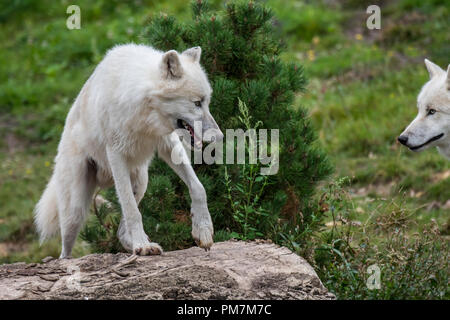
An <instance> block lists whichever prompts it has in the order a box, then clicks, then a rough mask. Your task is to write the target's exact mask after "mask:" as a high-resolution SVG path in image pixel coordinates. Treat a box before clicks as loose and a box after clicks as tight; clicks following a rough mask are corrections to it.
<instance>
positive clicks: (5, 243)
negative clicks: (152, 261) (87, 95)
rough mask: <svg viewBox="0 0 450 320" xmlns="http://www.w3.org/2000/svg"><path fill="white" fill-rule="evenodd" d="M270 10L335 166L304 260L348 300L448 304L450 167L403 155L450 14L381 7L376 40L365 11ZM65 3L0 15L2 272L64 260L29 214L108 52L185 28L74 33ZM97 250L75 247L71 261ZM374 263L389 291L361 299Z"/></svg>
mask: <svg viewBox="0 0 450 320" xmlns="http://www.w3.org/2000/svg"><path fill="white" fill-rule="evenodd" d="M266 3H267V4H268V5H270V6H271V7H273V9H274V11H275V14H276V16H277V17H278V20H277V21H276V25H277V26H279V31H280V36H283V38H284V39H285V42H286V43H285V44H286V46H287V49H288V50H287V52H286V53H285V54H284V55H283V59H285V60H289V61H292V60H298V61H299V62H300V63H302V64H304V66H305V69H306V71H307V73H308V77H309V86H308V91H307V92H306V93H303V94H301V95H299V96H298V97H297V98H298V99H299V100H300V101H301V103H302V104H303V105H304V106H306V107H308V108H309V110H310V116H311V118H312V120H313V122H314V124H315V126H316V128H317V130H318V133H319V137H320V142H321V144H322V145H323V146H324V148H325V149H326V150H327V151H328V153H329V155H330V158H331V159H332V161H333V162H334V164H335V167H336V175H335V177H334V178H333V181H331V182H330V183H329V184H326V185H324V186H323V190H319V192H318V198H320V197H322V196H323V195H325V196H324V199H325V200H324V201H323V205H324V207H323V210H322V211H323V214H324V216H325V220H324V221H323V222H324V225H323V228H322V230H321V232H319V233H317V234H316V235H315V237H314V238H313V239H312V240H311V247H310V248H299V249H298V251H299V252H300V253H302V254H304V255H305V256H306V257H307V258H308V259H309V261H310V262H311V263H312V264H313V265H314V267H315V268H316V270H317V271H318V273H319V274H320V276H321V278H322V280H323V282H324V283H325V284H326V285H327V287H328V288H329V289H330V290H332V291H333V292H335V293H336V294H337V296H338V297H339V298H368V299H370V298H385V299H386V298H389V299H391V298H396V299H401V298H409V299H412V298H416V299H419V298H446V299H448V298H449V293H448V289H447V291H446V290H443V289H442V286H443V284H446V283H448V263H447V264H446V260H448V259H447V258H448V240H449V227H448V226H449V222H450V219H449V210H450V208H449V207H450V204H449V203H448V200H449V199H450V191H449V190H450V179H449V176H450V167H449V164H448V161H447V160H445V159H444V158H443V157H441V156H440V155H439V154H438V153H437V151H436V150H427V151H425V152H423V153H412V152H409V151H408V150H405V148H402V147H401V146H399V144H398V143H397V142H396V136H397V135H398V134H399V133H400V132H401V131H402V129H403V128H404V127H405V126H406V125H407V124H408V123H409V122H410V121H411V120H412V119H413V118H414V116H415V113H416V109H415V105H416V96H417V94H418V92H419V89H420V87H421V86H422V85H423V84H424V83H425V81H427V79H428V75H427V72H426V69H425V66H424V64H423V58H425V57H427V58H429V59H431V60H432V61H433V62H435V63H437V64H439V65H441V66H442V67H446V66H447V64H448V63H449V61H448V60H447V59H448V56H449V52H450V39H449V33H448V30H447V29H448V28H447V25H448V20H449V15H450V12H449V8H448V6H447V7H446V6H445V5H444V1H438V0H434V1H426V2H425V1H418V0H399V1H395V2H392V3H387V2H386V3H387V4H385V5H384V6H382V30H380V31H377V30H374V31H370V30H367V29H366V28H365V19H366V17H367V15H366V14H365V7H366V6H364V5H362V4H361V2H356V1H350V0H346V1H334V2H331V4H330V3H325V2H322V1H314V2H313V1H275V0H267V1H266ZM69 4H70V3H69V2H68V1H40V2H34V1H14V2H13V4H12V5H10V4H8V5H1V6H0V23H1V27H2V30H3V31H4V32H2V33H0V60H1V61H6V62H7V63H4V64H3V65H2V68H0V137H2V139H0V162H1V171H0V262H15V261H38V260H39V259H41V258H43V257H45V256H47V255H53V256H57V255H58V254H59V243H58V240H54V241H52V242H50V243H49V244H46V245H45V246H43V247H39V244H38V242H37V236H36V234H35V232H34V230H33V226H32V210H33V207H34V205H35V203H36V202H37V201H38V199H39V197H40V195H41V193H42V190H43V188H44V187H45V184H46V182H47V180H48V178H49V176H50V173H51V168H52V159H53V157H54V156H55V153H56V145H57V141H58V138H59V136H60V133H61V131H62V128H63V125H64V119H65V116H66V114H67V112H68V110H69V107H70V104H71V101H73V100H74V98H75V97H76V95H77V93H78V91H79V90H80V88H81V86H82V84H83V83H84V81H86V79H87V77H88V76H89V74H90V73H91V72H92V70H93V68H94V67H95V65H96V63H98V62H99V61H100V60H101V58H102V56H103V54H104V52H105V51H106V50H107V49H108V48H110V47H112V46H113V45H115V44H117V43H124V42H130V41H134V42H139V41H140V39H141V38H140V37H141V31H142V30H143V26H145V23H146V21H147V19H148V17H149V16H150V15H151V14H153V13H156V12H159V11H164V12H167V13H171V14H176V15H177V16H179V17H188V15H189V8H188V6H187V4H186V2H185V1H181V0H180V1H170V2H167V1H160V2H155V1H130V2H126V3H123V2H120V1H98V2H95V4H94V3H93V2H90V1H78V2H77V4H79V5H80V7H81V8H82V28H81V30H73V31H69V30H67V29H66V28H65V20H66V17H67V15H66V14H65V8H66V7H67V6H68V5H69ZM220 5H221V4H220V1H214V3H213V6H216V7H218V6H220ZM343 177H349V179H348V181H347V182H346V183H341V182H342V179H343ZM336 181H338V182H339V181H341V182H339V183H337V182H336ZM330 186H331V187H330ZM332 186H334V187H332ZM330 188H332V191H330V190H331V189H330ZM333 188H334V189H333ZM396 228H397V229H396ZM396 230H397V231H396ZM391 240H392V241H391ZM168 241H169V240H168ZM288 242H289V241H288V240H287V243H288ZM374 246H375V247H374ZM294 247H295V246H294ZM91 250H92V249H91V248H89V247H86V245H85V244H84V243H83V242H82V241H77V246H76V248H75V253H74V255H75V256H80V255H83V254H86V253H88V252H90V251H91ZM413 252H416V253H417V254H416V255H414V254H413ZM426 257H428V258H427V259H428V260H427V259H426ZM343 259H344V260H345V263H344V262H343V261H344V260H343ZM402 259H403V260H402ZM413 261H417V263H413ZM427 261H428V262H427ZM369 262H370V263H378V264H380V265H381V267H382V275H384V278H383V276H382V283H383V284H384V287H383V289H382V290H378V291H376V290H375V291H371V290H368V289H367V287H366V286H365V281H366V278H367V272H366V271H367V270H366V269H367V266H368V265H369ZM427 263H429V264H427ZM430 270H431V271H430ZM445 276H447V278H445ZM420 277H422V278H420ZM420 279H428V280H426V281H420ZM446 279H447V280H446ZM414 281H416V284H414V283H413V282H414ZM446 281H447V282H446ZM417 283H418V284H417ZM398 288H400V289H398Z"/></svg>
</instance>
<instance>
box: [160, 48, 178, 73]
mask: <svg viewBox="0 0 450 320" xmlns="http://www.w3.org/2000/svg"><path fill="white" fill-rule="evenodd" d="M161 70H162V72H163V75H164V76H165V77H166V78H171V79H178V78H181V76H182V75H183V68H182V67H181V63H180V58H179V57H178V53H177V52H176V51H175V50H170V51H167V52H166V53H164V55H163V57H162V61H161Z"/></svg>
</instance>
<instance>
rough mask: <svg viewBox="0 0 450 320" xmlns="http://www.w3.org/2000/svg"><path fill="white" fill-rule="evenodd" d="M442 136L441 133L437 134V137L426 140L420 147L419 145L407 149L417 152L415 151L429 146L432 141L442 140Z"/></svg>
mask: <svg viewBox="0 0 450 320" xmlns="http://www.w3.org/2000/svg"><path fill="white" fill-rule="evenodd" d="M443 136H444V134H443V133H441V134H438V135H437V136H435V137H433V138H431V139H430V140H428V141H427V142H425V143H422V144H421V145H419V146H415V147H409V149H411V150H417V149H420V148H422V147H424V146H426V145H427V144H429V143H431V142H433V141H436V140H439V139H440V138H442V137H443Z"/></svg>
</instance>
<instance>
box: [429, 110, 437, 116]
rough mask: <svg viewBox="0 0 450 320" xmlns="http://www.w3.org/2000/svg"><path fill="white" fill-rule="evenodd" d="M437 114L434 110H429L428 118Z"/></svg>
mask: <svg viewBox="0 0 450 320" xmlns="http://www.w3.org/2000/svg"><path fill="white" fill-rule="evenodd" d="M435 113H436V110H434V109H428V112H427V116H431V115H433V114H435Z"/></svg>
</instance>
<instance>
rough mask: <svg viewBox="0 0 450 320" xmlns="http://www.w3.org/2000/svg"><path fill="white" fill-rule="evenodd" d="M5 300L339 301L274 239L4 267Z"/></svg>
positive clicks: (0, 295) (0, 294)
mask: <svg viewBox="0 0 450 320" xmlns="http://www.w3.org/2000/svg"><path fill="white" fill-rule="evenodd" d="M0 299H83V300H92V299H335V297H334V295H333V294H331V293H329V292H328V291H327V290H326V288H325V287H324V286H323V284H322V282H321V281H320V279H319V278H318V277H317V274H316V273H315V271H314V270H313V268H312V267H311V266H310V265H309V264H308V263H307V262H306V261H305V260H304V259H303V258H301V257H299V256H298V255H296V254H294V253H292V252H291V251H290V250H288V249H286V248H283V247H279V246H277V245H275V244H272V243H270V242H263V241H258V242H243V241H226V242H219V243H216V244H214V246H213V247H212V248H211V250H210V251H209V252H205V251H204V250H203V249H200V248H197V247H193V248H190V249H185V250H178V251H171V252H165V253H163V254H162V255H160V256H148V257H138V256H134V255H130V254H125V253H118V254H106V253H105V254H91V255H87V256H85V257H82V258H78V259H62V260H60V259H54V260H50V261H47V262H46V263H43V264H28V265H27V264H24V263H15V264H9V265H8V264H5V265H1V266H0Z"/></svg>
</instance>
